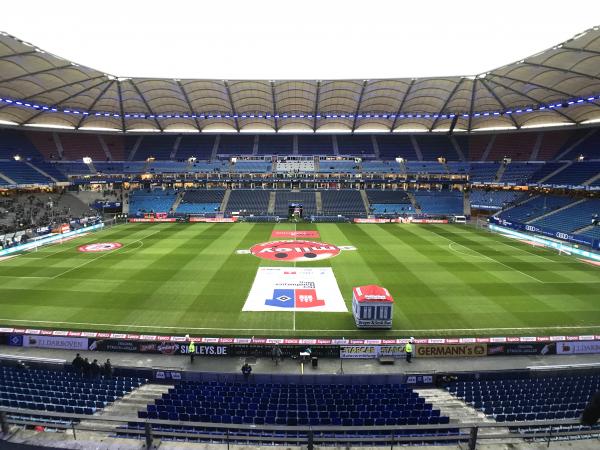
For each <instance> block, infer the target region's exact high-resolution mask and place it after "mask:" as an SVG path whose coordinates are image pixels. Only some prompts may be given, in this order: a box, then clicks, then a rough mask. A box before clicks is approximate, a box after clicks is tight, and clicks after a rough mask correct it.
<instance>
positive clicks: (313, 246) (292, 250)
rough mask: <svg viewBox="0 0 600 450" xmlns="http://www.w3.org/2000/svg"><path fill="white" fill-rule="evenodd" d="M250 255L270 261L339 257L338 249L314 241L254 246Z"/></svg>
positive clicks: (279, 242)
mask: <svg viewBox="0 0 600 450" xmlns="http://www.w3.org/2000/svg"><path fill="white" fill-rule="evenodd" d="M250 253H252V254H253V255H254V256H258V257H259V258H263V259H269V260H271V261H289V262H297V261H316V260H320V259H327V258H333V257H334V256H337V255H339V253H340V248H339V247H337V246H335V245H332V244H327V243H324V242H315V241H273V242H263V243H262V244H256V245H255V246H254V247H252V248H251V249H250Z"/></svg>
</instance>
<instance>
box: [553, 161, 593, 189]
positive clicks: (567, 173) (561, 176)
mask: <svg viewBox="0 0 600 450" xmlns="http://www.w3.org/2000/svg"><path fill="white" fill-rule="evenodd" d="M599 173H600V162H585V163H584V162H575V163H572V164H571V165H570V166H568V167H567V168H566V169H564V170H561V171H560V172H559V173H557V174H556V175H554V176H553V177H550V178H548V179H547V180H546V181H545V183H546V184H555V185H573V186H577V185H581V184H583V183H584V182H586V181H588V180H590V179H591V178H593V177H595V176H596V175H598V174H599Z"/></svg>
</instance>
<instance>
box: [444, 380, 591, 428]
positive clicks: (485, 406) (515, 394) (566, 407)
mask: <svg viewBox="0 0 600 450" xmlns="http://www.w3.org/2000/svg"><path fill="white" fill-rule="evenodd" d="M446 389H447V390H448V392H450V393H451V394H452V395H454V396H456V397H458V398H460V399H461V400H463V401H464V402H465V403H468V404H470V405H472V406H473V407H474V408H475V409H478V410H480V411H482V412H484V413H485V414H486V415H487V416H489V417H493V418H494V419H495V420H496V421H497V422H518V421H526V420H527V421H534V420H548V419H570V418H578V417H579V416H580V415H581V413H582V411H583V409H584V408H585V406H586V405H587V403H588V401H589V400H590V398H591V397H592V395H593V394H594V393H595V392H597V391H598V390H599V389H600V375H571V376H564V375H563V376H544V377H540V378H525V377H518V376H514V377H509V378H504V379H495V380H481V381H458V382H453V383H451V384H449V385H448V386H447V387H446Z"/></svg>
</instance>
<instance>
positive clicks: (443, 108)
mask: <svg viewBox="0 0 600 450" xmlns="http://www.w3.org/2000/svg"><path fill="white" fill-rule="evenodd" d="M463 81H464V78H461V79H460V81H459V82H458V83H456V86H454V89H452V92H450V95H449V96H448V98H447V99H446V101H445V102H444V105H443V106H442V107H441V109H440V112H439V114H438V116H437V117H436V118H435V120H434V121H433V123H432V124H431V127H430V128H429V131H430V132H431V131H433V129H434V128H435V124H436V123H437V122H438V120H440V116H441V115H442V114H444V110H445V109H446V107H447V106H448V103H450V100H452V97H454V94H456V91H458V88H459V87H460V85H461V84H462V82H463Z"/></svg>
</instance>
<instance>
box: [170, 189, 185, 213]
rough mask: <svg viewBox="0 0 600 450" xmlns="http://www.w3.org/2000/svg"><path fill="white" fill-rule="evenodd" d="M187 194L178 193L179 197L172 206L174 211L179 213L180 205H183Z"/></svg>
mask: <svg viewBox="0 0 600 450" xmlns="http://www.w3.org/2000/svg"><path fill="white" fill-rule="evenodd" d="M184 194H185V192H178V193H177V196H176V197H175V201H174V202H173V206H171V209H172V210H173V211H177V208H179V205H180V204H181V201H182V200H183V195H184Z"/></svg>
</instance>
